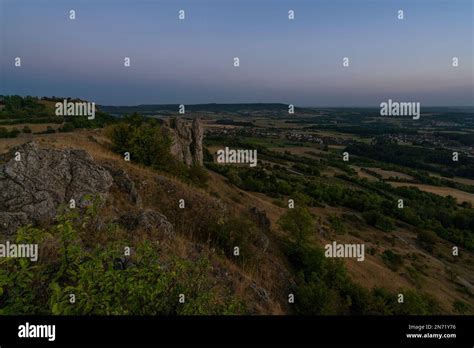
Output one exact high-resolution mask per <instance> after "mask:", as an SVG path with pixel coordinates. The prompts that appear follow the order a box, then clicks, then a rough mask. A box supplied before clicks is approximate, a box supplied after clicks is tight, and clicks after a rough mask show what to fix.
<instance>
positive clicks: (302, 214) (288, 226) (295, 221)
mask: <svg viewBox="0 0 474 348" xmlns="http://www.w3.org/2000/svg"><path fill="white" fill-rule="evenodd" d="M278 224H279V225H280V227H281V228H282V229H283V230H284V231H285V232H288V233H290V234H291V235H292V236H294V237H295V239H296V244H297V246H301V245H302V244H303V243H304V242H305V241H306V240H307V238H308V236H309V234H310V233H311V232H312V231H313V226H314V219H313V216H312V215H311V213H310V212H309V211H308V209H307V208H306V207H303V208H301V207H296V208H293V209H289V210H288V211H287V212H286V213H285V214H283V215H282V216H281V217H280V219H279V220H278Z"/></svg>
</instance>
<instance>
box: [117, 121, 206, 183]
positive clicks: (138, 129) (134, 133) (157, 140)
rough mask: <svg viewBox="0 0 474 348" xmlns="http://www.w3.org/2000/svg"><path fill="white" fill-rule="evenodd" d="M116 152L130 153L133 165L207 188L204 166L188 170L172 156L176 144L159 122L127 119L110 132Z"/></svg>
mask: <svg viewBox="0 0 474 348" xmlns="http://www.w3.org/2000/svg"><path fill="white" fill-rule="evenodd" d="M108 136H109V138H110V139H111V141H112V146H113V150H114V151H116V152H118V153H120V154H122V155H123V154H124V153H126V152H128V153H130V157H131V160H132V161H135V162H138V163H141V164H143V165H146V166H149V167H152V168H154V169H158V170H162V171H165V172H168V173H170V174H173V175H176V176H178V177H180V178H181V179H183V180H184V181H186V182H188V183H191V184H194V185H197V186H201V187H203V186H206V184H207V181H208V175H207V172H206V171H205V170H204V168H202V167H201V166H200V165H197V164H196V165H193V166H191V167H187V166H186V165H185V164H184V163H181V162H179V161H178V160H177V159H176V158H174V157H173V156H172V155H171V152H170V147H171V143H172V140H171V139H170V138H169V136H168V135H167V134H166V132H165V131H164V130H163V128H162V127H161V126H160V125H159V123H158V121H157V120H155V119H147V118H144V117H142V116H140V115H138V114H133V115H131V116H127V117H125V118H124V119H123V120H122V121H121V122H119V123H117V124H115V125H113V126H112V127H111V128H110V129H109V130H108Z"/></svg>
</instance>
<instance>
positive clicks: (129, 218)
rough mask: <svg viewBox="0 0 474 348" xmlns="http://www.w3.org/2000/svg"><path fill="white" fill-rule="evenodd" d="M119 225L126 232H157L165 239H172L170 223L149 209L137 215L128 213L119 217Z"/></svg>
mask: <svg viewBox="0 0 474 348" xmlns="http://www.w3.org/2000/svg"><path fill="white" fill-rule="evenodd" d="M119 223H120V224H121V225H122V226H124V227H126V228H127V229H128V230H132V231H133V230H136V229H141V230H144V231H146V232H151V231H158V232H159V233H160V234H162V235H163V236H165V237H168V238H170V239H172V238H174V228H173V225H172V224H171V222H169V221H168V219H167V218H166V216H164V215H163V214H160V213H158V212H157V211H154V210H151V209H145V210H141V211H139V212H138V213H137V214H136V213H133V212H128V213H126V214H124V215H122V216H121V217H120V219H119Z"/></svg>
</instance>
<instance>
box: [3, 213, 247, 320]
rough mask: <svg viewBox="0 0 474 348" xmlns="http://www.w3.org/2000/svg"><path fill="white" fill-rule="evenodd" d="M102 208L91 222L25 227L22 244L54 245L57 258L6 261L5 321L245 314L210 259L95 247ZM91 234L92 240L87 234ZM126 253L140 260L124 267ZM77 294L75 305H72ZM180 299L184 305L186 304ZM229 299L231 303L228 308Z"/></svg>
mask: <svg viewBox="0 0 474 348" xmlns="http://www.w3.org/2000/svg"><path fill="white" fill-rule="evenodd" d="M95 214H97V211H96V209H95V208H93V207H91V208H89V209H88V210H87V211H86V212H85V215H84V216H82V217H80V216H79V215H78V214H77V213H67V214H65V215H63V216H60V217H59V218H58V223H57V224H56V225H54V226H52V227H51V228H48V229H36V228H33V227H31V226H26V227H23V228H21V229H20V230H18V232H17V238H16V242H17V243H41V245H43V244H53V245H54V246H55V247H54V248H53V249H52V250H54V252H53V253H52V254H51V256H50V257H49V258H42V259H41V262H30V260H28V259H14V258H9V259H2V260H0V264H1V267H0V314H6V315H10V314H13V315H22V314H28V315H36V314H45V315H51V314H54V315H56V314H61V315H63V314H65V315H71V314H72V315H76V314H81V315H89V314H93V315H128V314H133V315H145V314H147V315H153V314H185V315H188V314H235V313H242V312H243V311H244V306H243V305H242V304H241V303H240V301H237V300H235V299H233V298H230V299H229V296H231V295H230V294H228V293H226V292H225V291H224V290H222V289H218V288H216V287H215V284H214V283H213V282H212V281H211V278H210V277H209V276H210V274H211V273H210V272H211V270H212V268H211V265H210V263H209V261H208V260H207V259H204V258H201V259H198V260H195V261H189V260H182V259H177V258H171V260H167V261H165V260H163V259H161V258H160V257H159V255H160V253H159V251H160V250H159V248H158V246H157V245H156V244H152V243H150V242H146V241H145V242H139V243H137V244H132V242H130V241H128V242H127V241H121V242H118V241H116V242H107V243H105V244H103V243H94V247H91V246H87V247H86V242H85V240H83V239H82V237H81V236H87V235H88V234H89V233H90V229H91V226H92V225H91V224H89V222H90V221H92V220H91V219H93V218H94V215H95ZM86 231H87V233H86ZM123 245H130V246H132V245H133V254H132V255H131V256H130V257H129V258H130V259H129V260H128V261H126V263H123V262H122V261H121V260H123ZM71 294H74V296H75V303H74V304H72V303H71V302H70V298H71V297H70V295H71ZM180 294H184V295H185V302H184V303H180V302H179V296H180ZM222 298H226V301H223V300H222Z"/></svg>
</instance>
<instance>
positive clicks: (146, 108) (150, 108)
mask: <svg viewBox="0 0 474 348" xmlns="http://www.w3.org/2000/svg"><path fill="white" fill-rule="evenodd" d="M185 107H186V111H191V112H199V111H202V112H216V113H217V112H229V113H239V112H245V111H247V112H248V111H252V112H259V111H262V112H264V111H271V112H285V113H287V112H288V104H280V103H269V104H266V103H249V104H215V103H211V104H191V105H185ZM100 109H101V110H102V111H104V112H107V113H110V114H115V115H121V114H131V113H134V112H137V113H140V114H156V113H170V112H172V113H176V112H177V110H178V109H179V104H152V105H147V104H145V105H136V106H108V105H101V106H100ZM296 110H304V109H301V108H295V111H296Z"/></svg>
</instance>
